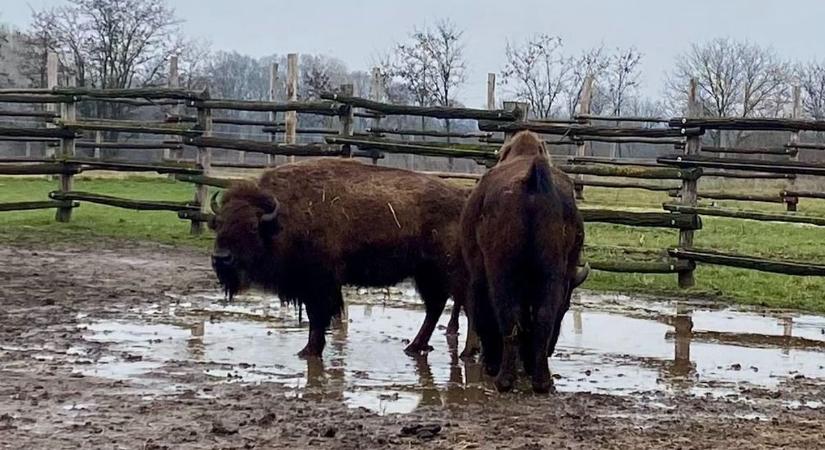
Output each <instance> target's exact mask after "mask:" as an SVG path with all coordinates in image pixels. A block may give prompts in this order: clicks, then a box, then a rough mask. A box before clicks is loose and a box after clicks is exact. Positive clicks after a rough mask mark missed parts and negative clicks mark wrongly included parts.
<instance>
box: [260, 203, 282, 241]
mask: <svg viewBox="0 0 825 450" xmlns="http://www.w3.org/2000/svg"><path fill="white" fill-rule="evenodd" d="M273 203H274V205H273V206H272V210H271V211H269V212H266V213H264V214H261V218H260V221H259V223H258V231H260V233H261V236H263V237H264V238H271V237H272V236H275V235H276V234H278V232H279V231H281V224H280V223H279V220H278V219H279V218H278V211H279V210H280V209H281V205H280V204H278V201H277V200H273Z"/></svg>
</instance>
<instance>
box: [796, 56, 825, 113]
mask: <svg viewBox="0 0 825 450" xmlns="http://www.w3.org/2000/svg"><path fill="white" fill-rule="evenodd" d="M796 73H797V77H798V78H799V84H800V88H801V89H802V109H803V110H804V111H805V114H807V115H808V116H810V117H813V118H814V119H817V120H820V119H823V118H825V62H820V61H812V62H809V63H808V64H805V65H802V66H799V67H797V70H796Z"/></svg>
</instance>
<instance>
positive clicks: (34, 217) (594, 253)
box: [0, 177, 825, 312]
mask: <svg viewBox="0 0 825 450" xmlns="http://www.w3.org/2000/svg"><path fill="white" fill-rule="evenodd" d="M56 185H57V183H56V182H55V181H51V180H47V179H43V178H20V177H16V178H12V177H0V202H14V201H31V200H43V199H46V198H47V194H48V193H49V192H50V191H52V190H54V189H55V187H56ZM743 185H744V184H743ZM760 186H762V185H760ZM702 187H705V186H702ZM739 187H740V189H737V190H738V191H743V192H744V191H747V190H749V187H748V186H745V187H744V188H742V186H741V185H740V186H739ZM74 189H75V190H78V191H88V192H94V193H100V194H107V195H114V196H119V197H126V198H134V199H145V200H170V201H188V200H191V199H192V195H193V189H192V185H190V184H188V183H179V182H175V181H171V180H168V179H165V178H137V177H133V178H120V179H113V178H103V179H87V178H83V177H79V178H77V179H76V181H75V187H74ZM707 189H708V190H712V189H710V188H707ZM771 189H772V190H769V191H768V192H778V190H779V188H778V187H777V188H776V189H773V188H771ZM585 197H586V200H585V202H584V204H583V205H584V207H610V208H624V207H634V208H647V209H650V210H658V211H661V204H662V203H663V202H666V201H669V200H670V199H669V198H668V197H667V195H666V194H664V193H652V192H647V191H640V190H613V189H603V188H587V189H586V191H585ZM719 204H720V205H722V206H726V207H731V208H736V207H738V208H742V209H757V210H762V211H777V212H779V211H783V208H784V205H778V204H776V205H775V204H764V203H753V204H747V203H744V202H719ZM800 211H802V213H803V214H810V215H819V216H825V201H817V200H805V199H803V200H802V201H801V203H800ZM703 223H704V227H703V229H702V230H700V231H698V232H697V234H696V238H695V246H696V247H699V248H704V249H712V250H719V251H729V252H737V253H742V254H747V255H758V256H770V257H774V258H782V259H789V260H800V261H811V262H818V261H823V260H825V228H823V227H814V226H805V225H802V226H800V225H794V224H781V223H771V222H756V221H747V220H737V219H725V218H714V217H704V218H703ZM99 237H109V238H118V239H133V240H150V241H156V242H161V243H165V244H172V245H180V246H187V247H194V248H200V249H204V250H206V249H208V248H209V246H210V245H211V242H212V236H211V233H210V232H208V231H207V232H206V233H204V235H203V236H201V237H193V236H190V234H189V222H187V221H183V220H180V219H178V218H177V216H176V215H175V214H174V213H171V212H145V211H142V212H137V211H129V210H124V209H120V208H113V207H108V206H102V205H94V204H91V203H86V202H84V203H82V204H81V206H80V207H78V208H75V210H74V212H73V216H72V220H71V222H69V223H56V222H55V221H54V210H53V209H52V210H39V211H25V212H3V213H0V242H6V243H9V242H32V241H37V242H54V241H63V242H66V241H71V242H76V243H79V244H81V245H82V242H84V241H89V240H90V239H94V238H99ZM677 241H678V232H677V231H676V230H665V229H654V228H633V227H625V226H618V225H609V224H588V225H587V238H586V243H587V245H588V247H599V246H601V247H604V246H614V247H615V246H622V247H635V248H638V249H643V250H644V249H647V250H661V249H666V248H672V247H674V246H675V245H676V244H677ZM631 256H632V255H631ZM587 257H588V258H592V259H607V258H628V257H629V256H628V255H625V254H619V253H615V252H613V251H609V250H590V249H589V250H588V251H587ZM696 281H697V286H696V287H695V288H692V289H689V290H680V289H678V288H677V286H676V275H675V274H671V275H640V274H613V273H605V272H594V273H593V274H592V275H591V278H590V279H589V280H588V282H587V284H586V287H587V288H588V289H592V290H598V291H606V292H625V293H630V292H638V293H646V294H654V295H667V296H687V297H703V298H704V297H713V298H716V299H720V300H723V301H732V302H737V303H745V304H754V305H764V306H770V307H781V308H795V309H802V310H810V311H817V312H825V297H823V295H822V293H823V292H825V278H816V277H792V276H787V275H776V274H768V273H763V272H756V271H750V270H741V269H733V268H727V267H718V266H709V265H700V266H699V268H698V269H697V271H696Z"/></svg>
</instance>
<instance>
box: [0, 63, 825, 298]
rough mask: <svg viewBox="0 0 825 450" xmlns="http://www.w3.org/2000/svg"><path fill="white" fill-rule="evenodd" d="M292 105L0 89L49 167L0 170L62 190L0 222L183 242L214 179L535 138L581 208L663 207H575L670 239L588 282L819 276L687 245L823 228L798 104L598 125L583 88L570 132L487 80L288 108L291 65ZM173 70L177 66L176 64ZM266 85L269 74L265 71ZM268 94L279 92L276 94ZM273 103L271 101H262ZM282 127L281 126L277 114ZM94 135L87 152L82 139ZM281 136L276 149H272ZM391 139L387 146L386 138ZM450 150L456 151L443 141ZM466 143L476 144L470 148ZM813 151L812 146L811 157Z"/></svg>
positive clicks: (21, 135)
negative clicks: (222, 171)
mask: <svg viewBox="0 0 825 450" xmlns="http://www.w3.org/2000/svg"><path fill="white" fill-rule="evenodd" d="M288 61H289V62H290V63H289V64H288V69H289V70H288V76H287V78H288V83H287V91H288V97H287V98H288V101H286V102H276V101H273V100H269V101H250V100H234V99H216V98H211V97H210V95H209V93H208V92H194V91H189V90H185V89H180V88H177V87H175V84H176V83H177V77H176V75H174V74H173V76H170V80H171V81H170V85H171V86H170V87H165V88H144V89H107V90H100V89H86V88H79V87H73V86H64V87H59V86H56V76H53V74H51V73H50V74H49V77H48V78H49V80H50V83H52V81H54V83H52V85H51V86H50V87H49V88H45V89H2V90H0V104H12V105H13V104H28V105H32V104H44V105H48V106H49V108H48V109H46V110H45V111H43V110H37V111H20V110H16V109H8V110H5V109H4V110H2V111H0V116H8V117H28V118H33V119H36V120H42V121H44V122H45V123H46V126H45V127H42V128H40V127H25V128H21V127H0V139H3V140H13V141H21V142H34V141H39V142H46V143H47V144H48V145H51V146H54V148H55V152H54V155H50V156H47V157H42V158H35V157H30V156H27V157H13V158H4V159H0V175H54V176H56V177H57V178H58V185H57V189H56V190H55V191H53V192H51V193H50V195H49V198H50V200H45V199H37V200H33V201H29V202H15V203H0V211H19V210H31V209H41V208H55V209H56V210H57V213H56V220H57V221H60V222H67V221H69V220H70V219H71V213H72V210H73V208H76V207H78V206H79V205H80V204H81V202H92V203H98V204H104V205H110V206H113V207H120V208H129V209H134V210H152V211H171V212H175V213H177V215H178V216H179V217H180V218H181V219H185V220H189V221H191V232H192V233H201V232H202V231H203V223H204V222H205V221H206V220H208V218H209V216H210V212H209V211H208V210H207V204H208V202H207V201H206V200H207V189H208V188H209V187H213V188H219V189H223V188H226V187H227V186H228V185H229V183H230V181H231V180H229V179H226V178H220V177H217V176H215V173H214V170H213V168H214V167H218V166H220V167H235V168H264V167H268V166H270V165H272V159H271V157H273V156H285V157H290V158H294V157H317V156H340V157H348V158H352V157H356V158H367V159H369V160H371V161H372V162H373V163H377V162H378V160H379V159H381V158H383V157H384V155H385V154H392V153H398V154H406V155H421V156H432V157H445V158H462V159H468V160H473V161H475V162H477V163H478V164H479V165H481V166H490V165H492V164H494V162H495V161H496V158H497V155H496V149H497V148H498V147H499V146H500V142H503V141H504V140H506V139H507V137H508V136H509V135H511V134H512V133H514V132H516V131H518V130H533V131H535V132H537V133H540V134H541V135H543V136H545V138H546V139H548V143H550V144H565V145H573V146H575V148H576V154H575V156H570V157H565V158H562V160H561V161H559V164H558V165H559V167H560V168H561V169H562V170H563V171H565V172H566V173H568V174H571V176H572V177H573V179H574V182H575V185H576V189H577V197H578V198H583V197H584V195H585V188H586V187H587V186H596V187H606V188H615V189H645V190H651V191H661V192H666V193H667V194H668V195H670V196H671V197H673V199H674V200H673V201H671V202H667V203H665V204H664V205H663V209H662V210H661V211H628V210H621V209H609V208H589V207H585V206H584V205H583V206H582V208H581V211H582V214H583V217H584V219H585V221H586V222H599V223H609V224H618V225H624V226H631V227H654V228H667V229H673V230H678V240H676V239H674V245H673V247H672V248H667V249H661V250H660V251H655V250H654V251H650V252H648V251H641V252H640V251H639V250H638V249H623V248H610V249H605V250H606V252H607V253H610V254H613V253H617V252H618V253H639V254H642V257H641V258H630V259H627V258H617V259H614V260H603V261H590V263H591V266H592V267H593V268H594V269H596V270H605V271H613V272H634V273H675V274H678V279H679V285H680V286H682V287H689V286H692V285H693V284H694V269H695V263H696V262H700V263H708V264H718V265H725V266H731V267H740V268H747V269H755V270H762V271H767V272H777V273H785V274H791V275H825V267H824V266H820V265H817V264H813V263H805V262H794V261H781V260H771V259H766V258H757V257H752V256H747V255H736V254H724V253H720V252H716V251H711V250H703V249H697V248H695V247H694V245H693V240H694V233H695V231H696V230H699V229H701V227H702V221H701V219H700V217H701V216H718V217H730V218H738V219H748V220H768V221H777V222H789V223H806V224H811V225H816V226H825V217H814V216H809V215H802V214H798V213H796V212H795V211H796V209H797V205H798V200H799V198H819V199H821V198H825V192H814V191H805V190H801V189H797V188H795V184H794V181H795V177H796V176H797V175H814V176H821V175H825V165H822V164H810V163H802V162H800V161H798V159H797V155H798V151H799V149H803V148H811V147H812V146H813V145H814V144H807V143H802V142H800V141H799V132H801V131H809V130H810V131H821V130H825V121H812V120H800V119H798V118H797V117H796V115H798V110H799V108H798V104H799V91H798V89H796V90H795V92H794V93H795V95H794V104H795V108H794V111H795V112H794V114H795V117H793V118H790V119H736V118H721V119H719V118H703V117H700V108H699V106H698V102H697V98H696V86H695V83H692V84H691V86H690V89H689V104H688V105H687V116H686V117H677V118H641V117H599V116H593V115H591V114H590V111H589V104H590V99H589V96H590V92H591V91H592V86H591V85H592V80H591V79H587V80H585V85H584V86H583V89H582V98H581V101H580V105H581V107H580V111H579V114H578V115H577V116H576V117H574V118H573V119H572V120H528V119H527V112H528V108H527V105H526V104H521V103H514V102H505V104H504V108H503V109H494V108H493V107H494V106H495V101H494V88H493V86H494V82H495V81H494V77H491V80H490V81H491V83H492V84H491V86H490V87H489V89H488V99H489V101H488V107H489V108H488V109H473V108H453V107H429V106H428V107H420V106H409V105H394V104H390V103H386V102H382V101H381V95H380V93H379V92H375V91H378V90H377V89H375V90H374V92H373V93H372V94H371V97H372V98H370V99H366V98H362V97H358V96H355V95H354V93H353V90H352V86H351V85H342V86H341V87H340V88H339V89H338V90H337V91H336V92H329V93H324V94H322V95H321V96H320V97H321V98H320V99H319V100H314V101H298V100H297V99H296V97H295V92H296V89H297V88H296V83H297V62H296V61H297V59H296V57H295V56H293V55H290V57H289V58H288ZM172 67H173V70H174V68H175V67H176V64H173V65H172ZM271 73H272V74H273V77H274V74H275V73H277V70H276V69H275V68H272V70H271ZM272 85H273V86H274V85H275V83H274V81H273V83H272ZM270 98H274V94H273V93H270ZM84 101H104V102H120V103H125V104H128V105H131V106H153V105H158V104H163V105H171V106H172V107H173V108H174V111H173V113H171V114H168V115H167V116H166V117H165V119H164V120H162V121H157V122H147V121H129V120H106V119H101V118H95V119H88V118H82V117H78V115H77V110H78V109H77V107H78V104H80V103H81V102H84ZM226 110H233V111H257V112H266V113H269V115H268V119H267V120H252V119H248V118H231V117H213V114H214V113H215V112H218V111H226ZM278 113H282V114H283V118H284V120H283V121H279V120H277V119H278V116H277V114H278ZM299 114H300V115H301V116H303V115H317V116H324V117H331V118H333V119H334V120H335V121H336V122H337V126H336V127H334V128H333V127H325V128H301V127H300V126H299V124H298V115H299ZM393 115H405V116H416V117H430V118H437V119H461V120H475V121H477V125H478V130H477V131H453V132H445V131H422V130H412V129H398V128H388V127H382V126H381V120H382V119H383V118H386V117H388V116H393ZM356 118H362V119H368V120H369V121H370V123H371V125H370V126H369V127H365V128H364V129H363V130H358V131H356V130H355V127H354V123H355V119H356ZM602 121H609V122H612V123H620V122H629V123H641V122H647V123H653V124H656V126H655V127H652V128H642V127H633V128H626V127H618V126H611V127H608V126H601V125H598V123H600V122H602ZM215 124H231V125H237V126H245V127H257V128H260V129H261V130H262V131H264V132H268V133H269V136H270V138H269V139H268V140H267V141H261V140H251V139H238V138H225V137H216V136H214V135H213V131H214V129H213V127H214V125H215ZM707 130H784V131H790V132H791V138H790V140H789V142H788V144H787V145H786V146H783V147H779V148H721V147H703V146H702V137H703V135H704V134H705V132H706V131H707ZM111 132H129V133H137V134H141V135H154V136H161V137H162V138H163V140H160V141H157V142H156V143H125V142H117V141H112V142H106V141H103V140H102V135H103V133H111ZM90 133H93V136H94V139H91V138H90V137H89V136H90ZM278 134H282V135H283V142H282V143H279V142H276V138H275V136H277V135H278ZM298 134H312V135H316V136H321V137H323V142H316V143H297V140H296V136H297V135H298ZM390 136H396V138H392V137H390ZM403 136H426V137H430V138H443V139H447V140H448V142H443V141H437V142H433V141H425V142H411V141H407V140H401V139H398V137H403ZM455 139H459V140H462V142H453V141H451V140H455ZM467 140H474V141H475V142H466V141H467ZM591 142H611V143H614V144H616V145H622V144H625V143H644V144H656V145H663V146H668V147H671V148H673V149H674V151H673V154H671V155H667V156H662V157H658V158H656V159H649V160H640V159H619V158H599V157H594V156H591V155H588V153H589V151H588V148H589V144H590V143H591ZM815 145H817V146H818V147H816V148H820V147H819V144H815ZM186 147H189V148H194V149H196V157H195V159H194V160H191V161H186V160H184V159H183V153H182V151H183V149H184V148H186ZM78 148H93V149H95V156H96V157H94V158H88V157H80V156H77V153H76V149H78ZM106 148H119V149H130V150H146V149H163V150H164V160H163V161H160V162H148V163H146V162H130V161H125V160H121V159H106V158H101V157H100V150H101V149H106ZM212 149H226V150H233V151H239V152H241V153H240V154H241V155H244V154H246V153H258V154H262V155H266V158H267V159H266V163H263V164H253V163H248V162H246V161H245V160H244V159H243V158H240V160H239V161H237V162H232V163H226V162H224V163H221V164H213V162H212V157H211V154H212ZM752 155H771V156H772V157H781V158H785V160H782V161H770V162H768V161H763V160H755V159H748V156H752ZM93 170H114V171H125V172H157V173H162V174H170V175H171V176H174V177H175V178H176V179H177V180H179V181H181V182H187V183H192V184H193V186H194V192H193V198H192V201H190V202H168V201H156V200H132V199H124V198H117V197H112V196H108V195H101V194H96V193H90V192H80V191H75V190H74V189H73V177H74V176H75V175H77V174H80V173H83V172H87V171H93ZM432 174H433V175H436V176H440V177H449V178H464V179H471V180H472V179H477V178H478V177H479V176H480V173H451V172H433V173H432ZM709 176H713V177H730V178H764V179H781V180H786V182H787V187H786V188H785V189H783V190H782V191H780V192H777V194H776V195H766V194H733V193H726V192H724V191H718V192H713V191H702V190H699V189H698V186H699V183H700V180H701V178H703V177H709ZM700 199H711V200H730V201H748V202H772V203H784V204H786V205H787V210H788V212H786V213H768V212H759V211H747V210H738V209H736V210H734V209H725V208H719V207H713V206H705V205H703V204H700V203H699V200H700Z"/></svg>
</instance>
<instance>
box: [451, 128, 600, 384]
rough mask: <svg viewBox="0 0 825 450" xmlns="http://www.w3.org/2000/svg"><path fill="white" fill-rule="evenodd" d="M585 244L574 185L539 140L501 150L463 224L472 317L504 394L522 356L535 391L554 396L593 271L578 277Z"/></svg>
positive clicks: (516, 141)
mask: <svg viewBox="0 0 825 450" xmlns="http://www.w3.org/2000/svg"><path fill="white" fill-rule="evenodd" d="M583 241H584V226H583V223H582V218H581V216H580V215H579V212H578V209H577V208H576V203H575V199H574V197H573V183H572V182H571V181H570V179H569V178H568V177H567V175H565V174H564V173H563V172H561V171H560V170H558V169H556V168H553V167H551V165H550V160H549V158H548V155H547V151H546V149H545V147H544V143H543V142H542V141H541V140H540V139H539V138H538V136H536V135H535V134H534V133H531V132H524V131H523V132H520V133H518V134H517V135H516V136H515V137H513V139H512V140H510V141H509V142H508V143H507V144H505V145H504V146H503V147H502V148H501V150H500V154H499V160H498V163H497V164H496V166H495V167H493V168H492V169H491V170H490V171H489V172H487V173H486V174H485V175H484V176H483V177H482V178H481V180H480V181H479V183H478V185H477V186H476V188H475V190H473V192H472V194H471V195H470V198H469V199H468V200H467V204H466V206H465V209H464V212H463V213H462V216H461V244H462V250H463V255H464V258H465V261H466V263H467V267H468V270H469V272H470V295H471V297H470V298H469V302H468V303H469V305H470V306H469V308H470V310H471V312H470V315H471V316H473V321H474V326H475V328H476V330H477V332H478V335H479V338H480V339H481V348H482V355H483V359H484V364H485V367H486V369H487V371H488V373H489V374H490V375H496V379H495V384H496V388H497V389H498V390H499V391H507V390H510V389H511V388H512V387H513V383H514V381H515V371H516V367H515V366H516V359H517V357H518V356H519V353H520V356H521V360H522V362H523V364H524V368H525V371H526V372H527V373H529V374H532V382H533V390H534V391H536V392H547V391H548V390H549V389H550V386H551V380H550V372H549V368H548V366H547V359H548V358H549V356H550V355H552V354H553V350H554V349H555V346H556V341H557V340H558V335H559V327H560V325H561V322H562V318H563V317H564V314H565V313H566V312H567V309H568V308H569V305H570V295H571V292H572V290H573V288H575V287H576V286H578V285H579V284H581V283H582V282H584V280H585V278H586V277H587V274H588V271H589V266H585V267H584V269H583V270H577V266H578V262H579V253H580V251H581V248H582V244H583ZM517 352H518V353H517Z"/></svg>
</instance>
